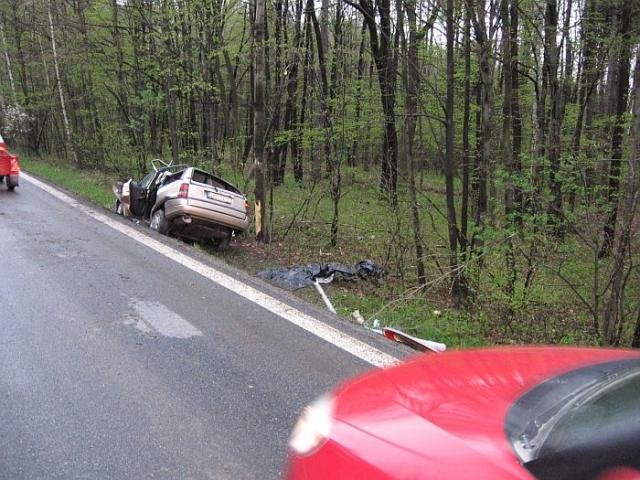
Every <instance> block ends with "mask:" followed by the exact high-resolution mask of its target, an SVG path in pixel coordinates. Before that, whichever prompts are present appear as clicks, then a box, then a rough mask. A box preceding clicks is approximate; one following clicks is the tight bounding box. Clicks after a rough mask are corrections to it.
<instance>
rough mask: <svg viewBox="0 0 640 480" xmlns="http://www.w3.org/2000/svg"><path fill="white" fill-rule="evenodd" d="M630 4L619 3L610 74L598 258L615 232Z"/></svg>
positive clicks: (606, 253)
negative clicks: (610, 116) (605, 210)
mask: <svg viewBox="0 0 640 480" xmlns="http://www.w3.org/2000/svg"><path fill="white" fill-rule="evenodd" d="M630 4H631V2H623V6H622V7H621V12H620V20H619V21H620V30H619V42H620V45H619V47H618V58H617V59H618V61H617V62H616V66H615V69H616V70H617V72H616V74H615V75H614V78H615V79H616V81H615V88H614V89H613V90H612V93H615V97H614V98H615V103H614V105H615V123H614V125H613V131H612V132H611V164H610V167H609V185H608V187H609V188H608V191H607V204H608V207H609V215H608V216H607V221H606V223H605V225H604V229H603V234H604V238H603V242H602V248H601V249H600V257H601V258H602V257H607V256H609V255H610V253H611V249H612V247H613V243H614V240H615V233H616V220H617V218H618V196H619V193H620V167H621V159H622V136H623V133H624V124H625V119H624V115H625V113H626V111H627V95H628V92H629V70H630V68H631V65H630V63H631V58H630V57H631V40H630V38H629V32H630V27H631V16H632V12H631V10H630Z"/></svg>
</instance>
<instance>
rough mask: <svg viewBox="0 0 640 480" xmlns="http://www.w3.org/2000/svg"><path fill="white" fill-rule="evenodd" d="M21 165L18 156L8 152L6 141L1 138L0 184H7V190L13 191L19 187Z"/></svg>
mask: <svg viewBox="0 0 640 480" xmlns="http://www.w3.org/2000/svg"><path fill="white" fill-rule="evenodd" d="M19 177H20V163H19V162H18V156H17V155H12V154H11V153H9V151H8V150H7V145H6V144H5V143H4V139H3V138H2V136H0V182H1V181H2V180H4V181H5V183H6V184H7V188H8V189H9V190H10V191H13V190H14V189H15V188H16V187H17V186H18V185H19Z"/></svg>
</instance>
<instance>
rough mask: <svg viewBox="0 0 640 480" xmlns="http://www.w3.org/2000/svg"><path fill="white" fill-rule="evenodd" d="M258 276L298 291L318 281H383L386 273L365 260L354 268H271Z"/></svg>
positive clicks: (330, 265)
mask: <svg viewBox="0 0 640 480" xmlns="http://www.w3.org/2000/svg"><path fill="white" fill-rule="evenodd" d="M257 275H258V277H260V278H262V279H264V280H268V281H269V282H271V283H273V284H274V285H277V286H279V287H281V288H285V289H287V290H298V289H299V288H304V287H309V286H311V285H313V284H314V282H315V280H316V279H318V280H321V281H322V283H329V282H330V281H336V280H338V281H340V280H342V281H344V280H346V281H353V280H358V279H366V278H368V279H374V280H378V281H382V280H383V278H384V271H383V270H382V269H381V268H380V267H378V266H377V265H376V264H375V263H373V262H372V261H371V260H363V261H361V262H358V263H356V264H354V265H353V266H352V267H349V266H347V265H344V264H342V263H310V264H309V265H295V266H293V267H277V268H270V269H267V270H263V271H262V272H258V274H257Z"/></svg>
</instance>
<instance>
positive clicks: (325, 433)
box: [289, 396, 333, 455]
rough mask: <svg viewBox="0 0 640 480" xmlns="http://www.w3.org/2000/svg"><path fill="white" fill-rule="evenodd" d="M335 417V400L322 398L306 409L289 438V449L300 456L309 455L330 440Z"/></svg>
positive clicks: (327, 397)
mask: <svg viewBox="0 0 640 480" xmlns="http://www.w3.org/2000/svg"><path fill="white" fill-rule="evenodd" d="M332 415H333V400H332V398H331V397H329V396H323V397H320V398H319V399H318V400H316V401H315V402H313V403H312V404H311V405H309V406H307V407H305V409H304V410H303V411H302V414H300V418H298V421H297V422H296V425H295V426H294V427H293V431H292V432H291V437H290V438H289V448H290V449H291V450H293V451H294V452H295V453H297V454H298V455H309V454H311V453H313V452H314V451H315V450H317V449H318V448H320V446H322V444H324V442H325V441H326V440H327V439H328V438H329V434H330V433H331V423H332V419H333V417H332Z"/></svg>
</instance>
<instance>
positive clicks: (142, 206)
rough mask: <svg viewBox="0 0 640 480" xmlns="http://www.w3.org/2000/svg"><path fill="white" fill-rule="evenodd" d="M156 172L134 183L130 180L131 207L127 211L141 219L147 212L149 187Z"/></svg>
mask: <svg viewBox="0 0 640 480" xmlns="http://www.w3.org/2000/svg"><path fill="white" fill-rule="evenodd" d="M155 175H156V172H151V173H148V174H147V175H145V176H144V178H143V179H142V180H140V181H139V182H136V181H135V180H132V181H131V183H130V186H129V192H130V196H131V205H130V207H129V210H131V213H132V214H133V215H135V216H136V217H142V216H143V215H144V214H145V212H146V210H147V197H148V195H149V185H151V182H152V181H153V179H154V178H155Z"/></svg>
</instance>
